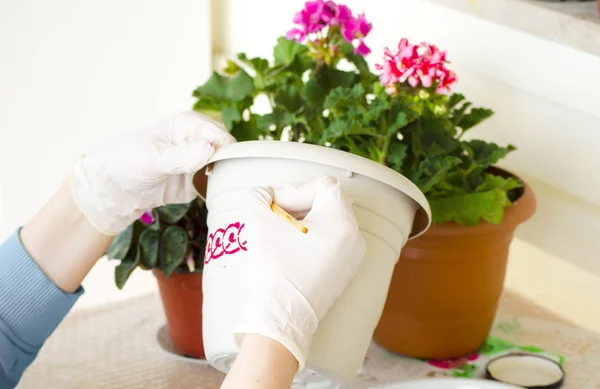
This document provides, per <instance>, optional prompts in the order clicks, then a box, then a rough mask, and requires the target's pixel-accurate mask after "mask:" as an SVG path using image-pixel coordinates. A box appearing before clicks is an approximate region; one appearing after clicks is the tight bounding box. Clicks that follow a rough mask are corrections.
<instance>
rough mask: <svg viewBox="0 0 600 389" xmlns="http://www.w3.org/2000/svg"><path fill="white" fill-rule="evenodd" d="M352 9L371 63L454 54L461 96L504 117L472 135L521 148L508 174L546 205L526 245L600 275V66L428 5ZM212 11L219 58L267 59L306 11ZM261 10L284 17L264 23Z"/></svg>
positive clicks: (225, 2) (269, 3)
mask: <svg viewBox="0 0 600 389" xmlns="http://www.w3.org/2000/svg"><path fill="white" fill-rule="evenodd" d="M458 1H459V0H456V2H458ZM460 1H463V0H460ZM494 1H495V0H494ZM436 2H437V3H442V4H446V5H449V3H450V2H447V3H445V2H444V1H442V0H439V1H438V0H436ZM464 2H465V3H466V0H464ZM344 3H346V4H348V5H349V6H350V7H351V8H352V9H353V10H354V11H358V12H360V11H364V12H365V13H366V16H367V18H368V19H369V20H370V21H372V22H373V24H374V28H373V31H372V33H371V35H369V37H368V38H367V42H368V44H369V46H370V47H371V48H372V49H373V54H372V58H371V62H376V61H378V60H379V59H380V54H379V53H381V52H382V50H383V47H384V46H392V47H393V46H395V45H397V42H398V41H399V39H400V38H401V37H408V38H409V39H410V40H412V41H416V42H420V41H422V40H427V41H430V42H432V43H435V44H437V45H438V46H440V47H441V48H443V49H445V50H447V52H448V56H449V59H450V60H451V61H452V66H453V68H454V69H455V70H456V71H457V73H458V75H459V83H458V90H459V91H461V92H463V93H465V94H466V95H467V97H468V98H469V99H470V100H472V101H473V102H474V103H475V104H479V105H483V106H487V107H490V108H492V109H494V110H495V112H496V115H495V116H494V117H493V118H492V119H491V120H489V121H488V122H486V123H484V124H483V125H481V126H480V127H479V128H477V129H475V130H473V133H472V135H473V136H476V137H481V138H484V139H487V140H492V141H496V142H498V143H501V144H506V143H512V144H514V145H516V146H517V147H518V151H517V152H515V153H513V154H512V155H511V156H510V157H509V158H508V159H507V160H506V161H504V162H503V163H502V165H503V166H505V167H507V168H509V169H511V170H513V171H515V172H516V173H519V174H521V175H523V176H524V177H526V178H527V179H528V180H529V181H530V184H531V185H532V186H533V188H534V191H535V192H536V194H537V196H538V198H539V204H538V213H537V215H536V217H535V218H534V219H533V220H532V221H531V222H529V223H527V224H525V225H524V226H522V227H521V229H520V230H519V232H518V234H519V236H520V237H521V238H523V239H526V240H527V241H528V242H529V243H531V244H534V245H535V246H537V247H538V248H540V249H542V250H545V251H547V252H549V253H551V254H553V255H555V256H557V257H559V258H562V259H564V260H567V261H570V262H572V263H574V264H576V265H577V266H580V267H581V268H583V269H586V270H588V271H593V272H595V273H596V274H598V275H600V261H599V260H598V259H600V255H599V254H598V253H597V250H596V248H595V247H596V239H597V236H598V231H599V229H600V174H599V173H598V172H599V171H600V158H598V157H597V154H598V150H600V110H598V108H597V107H598V103H599V102H600V57H597V56H594V55H592V54H588V53H585V52H583V51H578V50H575V49H572V48H570V47H567V46H563V45H561V44H559V43H556V42H552V41H550V40H545V39H543V38H540V37H537V36H534V35H531V34H529V33H527V32H524V31H521V30H517V29H514V28H509V27H506V26H504V25H502V24H501V23H496V22H490V21H488V20H486V19H483V18H479V17H476V16H474V15H473V14H470V13H468V12H461V11H457V10H454V9H451V8H447V7H445V6H443V5H439V4H435V3H433V2H430V1H427V0H411V1H403V2H393V3H391V2H385V5H384V3H383V2H381V1H370V2H365V1H361V0H347V1H344ZM481 3H482V4H481V6H483V5H485V4H483V2H481ZM213 4H214V7H215V8H214V10H213V14H214V15H216V16H219V17H220V21H219V23H218V25H216V26H214V27H213V39H214V44H213V46H214V47H215V49H216V50H217V51H218V52H217V54H220V55H226V56H230V55H232V54H233V53H236V52H238V51H245V52H246V53H248V54H249V55H253V56H254V55H261V56H268V57H269V56H270V55H271V50H272V46H273V44H274V42H275V39H276V37H277V36H279V35H283V34H285V32H286V31H287V30H288V29H289V28H290V27H291V25H292V22H291V19H292V17H293V15H294V12H295V11H297V10H299V9H301V7H302V4H303V1H301V0H294V1H286V2H283V1H275V0H255V1H253V2H246V1H244V0H221V1H216V0H215V1H214V2H213ZM453 4H455V3H453ZM478 4H479V3H478ZM256 10H269V12H273V13H274V14H275V15H277V17H266V16H259V14H258V12H257V11H256ZM260 15H266V14H265V13H264V12H261V13H260ZM261 17H262V18H263V20H262V21H261V19H260V18H261ZM532 22H534V21H533V20H532ZM537 22H540V23H542V22H543V21H539V20H538V21H537ZM595 237H596V238H595Z"/></svg>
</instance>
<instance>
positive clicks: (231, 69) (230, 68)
mask: <svg viewBox="0 0 600 389" xmlns="http://www.w3.org/2000/svg"><path fill="white" fill-rule="evenodd" d="M239 71H240V67H239V65H238V64H237V63H235V62H233V61H229V60H227V66H226V67H225V68H224V69H223V72H224V73H225V74H228V75H230V76H233V75H234V74H236V73H237V72H239Z"/></svg>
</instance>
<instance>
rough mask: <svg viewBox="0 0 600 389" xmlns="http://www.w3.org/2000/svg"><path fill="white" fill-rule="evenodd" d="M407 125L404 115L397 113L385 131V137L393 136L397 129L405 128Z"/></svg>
mask: <svg viewBox="0 0 600 389" xmlns="http://www.w3.org/2000/svg"><path fill="white" fill-rule="evenodd" d="M407 124H408V120H407V118H406V113H404V112H398V115H397V116H396V120H395V121H394V122H393V123H392V124H391V125H390V126H389V128H388V129H387V135H392V134H395V133H396V132H397V131H398V130H399V129H401V128H402V127H404V126H406V125H407Z"/></svg>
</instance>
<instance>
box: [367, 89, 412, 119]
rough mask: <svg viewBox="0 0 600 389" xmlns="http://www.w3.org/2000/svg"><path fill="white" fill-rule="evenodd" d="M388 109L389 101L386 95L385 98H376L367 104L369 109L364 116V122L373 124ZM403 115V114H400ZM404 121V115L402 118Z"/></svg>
mask: <svg viewBox="0 0 600 389" xmlns="http://www.w3.org/2000/svg"><path fill="white" fill-rule="evenodd" d="M389 109H390V101H389V97H388V96H387V95H385V96H376V97H375V99H374V100H373V101H372V102H371V104H369V109H368V111H367V112H366V113H365V115H364V120H365V122H368V123H370V122H374V121H379V120H381V118H382V117H383V115H384V114H385V113H386V111H387V110H389ZM401 113H403V112H401ZM404 119H406V114H405V116H404Z"/></svg>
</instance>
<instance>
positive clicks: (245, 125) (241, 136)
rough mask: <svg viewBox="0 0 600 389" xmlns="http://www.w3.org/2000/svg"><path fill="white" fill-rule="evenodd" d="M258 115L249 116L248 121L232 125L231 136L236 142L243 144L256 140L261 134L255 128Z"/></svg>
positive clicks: (256, 127)
mask: <svg viewBox="0 0 600 389" xmlns="http://www.w3.org/2000/svg"><path fill="white" fill-rule="evenodd" d="M257 119H258V115H254V114H251V115H250V119H249V120H248V121H240V122H237V123H234V124H233V129H232V130H231V135H233V137H234V138H235V139H237V141H238V142H245V141H249V140H257V139H259V136H260V135H261V134H262V132H261V131H260V130H259V128H258V126H257Z"/></svg>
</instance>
